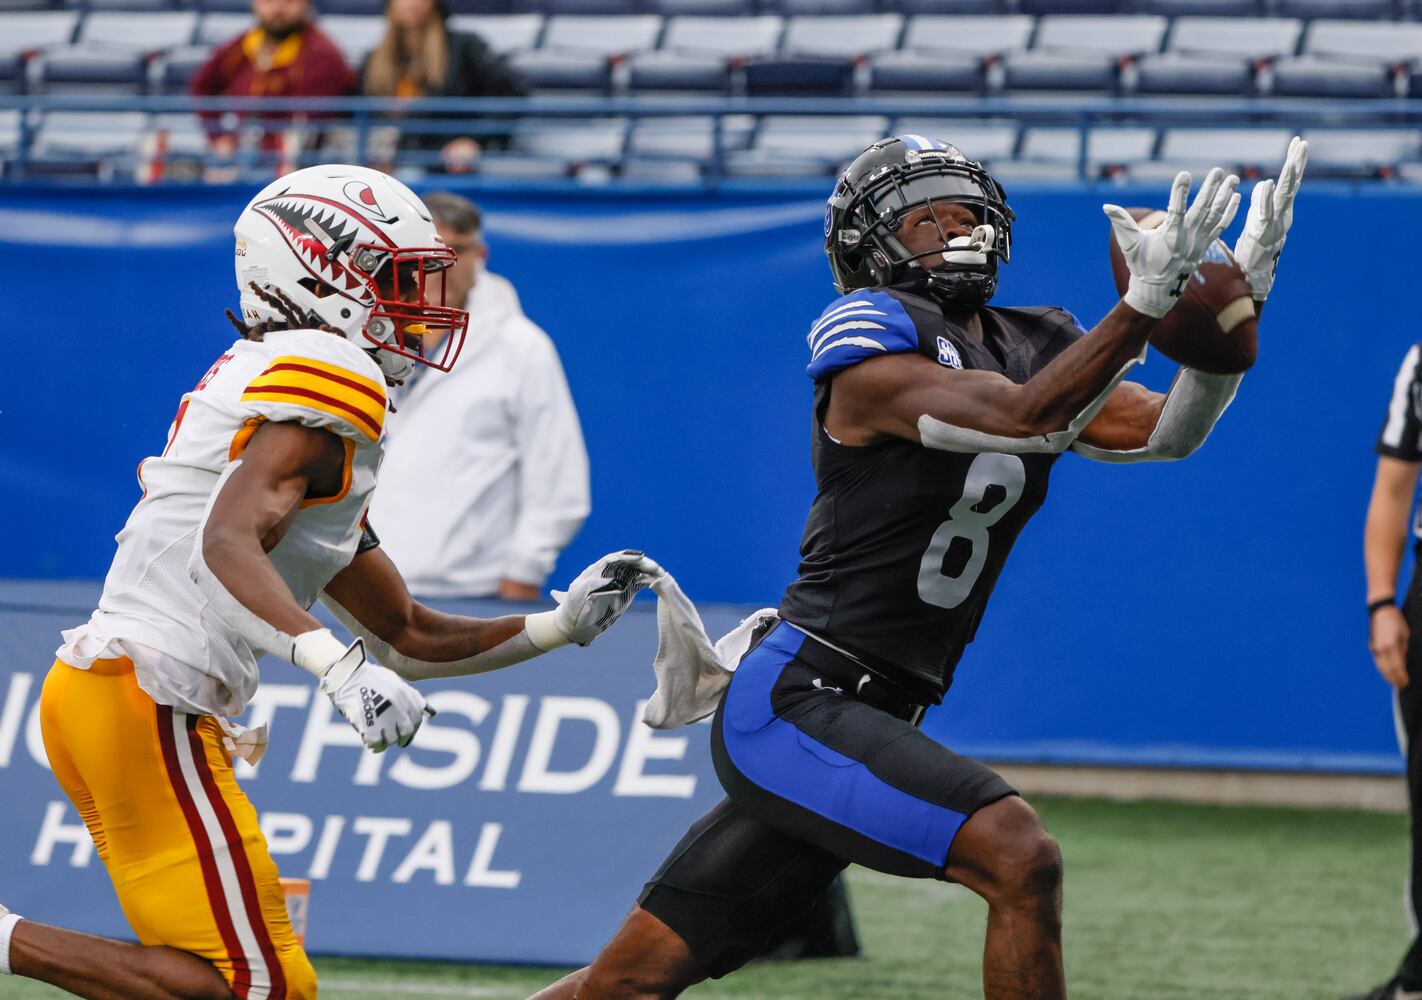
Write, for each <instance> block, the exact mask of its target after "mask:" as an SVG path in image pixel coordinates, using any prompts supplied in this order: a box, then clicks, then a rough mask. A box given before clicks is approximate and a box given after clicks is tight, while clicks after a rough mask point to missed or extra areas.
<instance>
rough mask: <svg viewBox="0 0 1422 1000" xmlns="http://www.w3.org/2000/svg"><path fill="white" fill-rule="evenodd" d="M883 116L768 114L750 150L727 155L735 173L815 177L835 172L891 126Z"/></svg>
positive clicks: (729, 168)
mask: <svg viewBox="0 0 1422 1000" xmlns="http://www.w3.org/2000/svg"><path fill="white" fill-rule="evenodd" d="M888 126H889V122H888V119H887V118H884V117H882V116H879V115H850V116H840V115H823V116H821V115H766V116H765V117H764V118H762V119H761V121H760V124H759V126H757V128H756V132H755V138H754V140H753V142H752V144H751V148H750V149H747V150H743V151H739V152H733V153H730V154H728V155H727V157H726V173H727V174H728V175H730V176H734V177H817V176H828V175H830V174H832V173H834V172H835V171H836V170H837V169H838V168H839V167H840V166H841V165H842V164H844V163H846V162H848V161H849V160H851V159H853V158H854V157H855V156H858V155H859V154H860V153H861V152H863V151H864V150H865V149H867V148H868V147H869V146H870V144H872V143H874V142H877V141H878V140H880V139H882V138H883V137H884V136H885V135H886V134H887V130H888Z"/></svg>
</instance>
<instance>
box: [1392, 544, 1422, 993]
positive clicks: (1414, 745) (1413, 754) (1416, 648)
mask: <svg viewBox="0 0 1422 1000" xmlns="http://www.w3.org/2000/svg"><path fill="white" fill-rule="evenodd" d="M1402 613H1403V615H1404V617H1406V619H1407V624H1408V625H1409V626H1410V627H1411V629H1412V639H1411V641H1410V642H1409V643H1408V646H1407V675H1408V677H1409V679H1410V680H1409V682H1408V685H1407V687H1405V688H1403V689H1402V690H1401V691H1399V692H1398V694H1397V706H1398V714H1399V716H1400V721H1401V733H1402V738H1403V741H1404V742H1403V747H1402V751H1403V753H1404V754H1405V755H1406V757H1407V799H1408V804H1409V807H1410V809H1409V811H1410V814H1411V820H1412V836H1411V840H1412V873H1411V875H1410V876H1409V879H1408V893H1409V896H1408V903H1409V906H1410V908H1411V913H1412V918H1413V926H1412V931H1413V939H1412V946H1411V947H1410V948H1408V950H1407V954H1406V956H1405V957H1404V958H1403V959H1402V965H1401V967H1400V968H1399V970H1398V973H1399V975H1400V976H1401V977H1402V987H1403V989H1406V990H1422V933H1419V932H1418V928H1419V927H1422V564H1419V568H1418V569H1417V570H1415V571H1414V572H1413V574H1412V584H1411V586H1410V587H1408V590H1407V599H1406V601H1404V602H1403V605H1402Z"/></svg>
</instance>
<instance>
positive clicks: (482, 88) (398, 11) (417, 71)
mask: <svg viewBox="0 0 1422 1000" xmlns="http://www.w3.org/2000/svg"><path fill="white" fill-rule="evenodd" d="M385 17H386V21H387V27H386V29H385V37H384V38H383V39H382V40H381V42H380V44H379V45H377V46H376V47H375V51H373V52H372V53H371V54H370V56H369V57H368V58H367V59H366V61H365V67H364V68H363V70H362V72H361V82H360V89H361V92H362V93H364V94H366V95H367V96H370V97H404V98H416V97H520V96H523V95H524V94H526V93H527V92H528V90H527V87H525V85H524V83H523V81H522V79H521V78H520V77H519V76H518V74H517V73H516V72H514V70H513V69H512V68H511V67H510V66H509V65H508V63H507V62H505V61H504V60H503V58H502V57H500V56H499V55H498V54H497V53H495V52H494V51H493V50H492V49H490V48H489V46H488V45H487V44H486V43H485V42H484V40H483V39H482V38H480V37H479V36H478V35H473V34H469V33H467V32H462V31H451V30H449V26H448V24H447V23H446V22H447V20H448V18H449V8H448V7H447V6H446V5H445V2H444V0H389V2H388V3H387V5H386V8H385ZM502 138H503V137H494V136H488V135H485V136H481V137H480V138H478V139H475V138H473V137H471V136H467V135H461V136H450V135H449V134H448V133H445V134H419V133H410V132H407V133H406V134H405V135H404V136H402V138H401V142H400V144H401V146H402V148H405V149H420V150H425V151H433V150H439V151H440V154H441V160H442V162H443V165H444V169H445V170H448V171H449V172H451V173H467V172H468V171H470V170H472V169H473V168H474V161H475V160H476V159H478V156H479V153H480V152H481V151H482V150H483V147H484V146H485V145H487V144H488V142H489V141H490V140H494V141H499V140H500V139H502Z"/></svg>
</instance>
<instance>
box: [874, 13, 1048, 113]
mask: <svg viewBox="0 0 1422 1000" xmlns="http://www.w3.org/2000/svg"><path fill="white" fill-rule="evenodd" d="M1034 23H1035V22H1033V20H1032V19H1031V18H1030V17H1022V16H1014V17H947V16H938V15H920V16H918V17H914V18H911V19H910V20H909V22H908V27H907V28H906V29H905V30H904V37H903V44H902V46H901V48H900V49H899V51H897V52H885V53H882V54H880V55H878V56H875V57H874V59H873V61H872V62H871V64H870V67H869V89H870V90H871V91H873V92H874V93H878V94H882V93H892V92H902V93H906V94H921V93H923V92H925V91H927V92H947V91H959V92H962V91H967V92H975V91H979V90H981V89H983V80H984V77H983V72H984V69H985V67H986V66H988V65H989V64H991V63H993V62H995V61H996V60H998V59H999V58H1001V56H1002V55H1003V54H1004V53H1007V52H1014V51H1017V50H1019V49H1025V48H1026V47H1027V44H1028V42H1029V41H1030V39H1031V37H1032V29H1033V26H1034Z"/></svg>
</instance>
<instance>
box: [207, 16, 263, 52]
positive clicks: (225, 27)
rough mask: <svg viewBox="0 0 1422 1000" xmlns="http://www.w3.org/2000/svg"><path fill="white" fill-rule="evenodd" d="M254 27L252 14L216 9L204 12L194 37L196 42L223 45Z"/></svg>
mask: <svg viewBox="0 0 1422 1000" xmlns="http://www.w3.org/2000/svg"><path fill="white" fill-rule="evenodd" d="M251 27H252V15H251V14H238V13H236V12H234V11H215V12H213V13H210V14H204V15H203V16H202V18H201V19H200V20H199V21H198V26H197V34H196V35H195V36H194V37H193V42H194V44H197V45H203V46H207V47H208V48H212V47H213V46H217V45H222V44H224V43H226V42H230V41H232V39H234V38H236V37H237V36H238V35H241V34H244V33H246V31H247V30H248V29H250V28H251Z"/></svg>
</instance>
